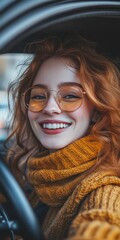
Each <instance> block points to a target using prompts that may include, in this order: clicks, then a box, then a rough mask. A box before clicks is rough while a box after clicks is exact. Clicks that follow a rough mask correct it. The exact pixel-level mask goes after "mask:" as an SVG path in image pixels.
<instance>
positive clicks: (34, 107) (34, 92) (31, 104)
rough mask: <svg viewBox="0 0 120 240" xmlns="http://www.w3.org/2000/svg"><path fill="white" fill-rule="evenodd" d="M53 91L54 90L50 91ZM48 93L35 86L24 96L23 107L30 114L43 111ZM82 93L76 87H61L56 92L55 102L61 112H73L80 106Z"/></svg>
mask: <svg viewBox="0 0 120 240" xmlns="http://www.w3.org/2000/svg"><path fill="white" fill-rule="evenodd" d="M51 91H54V90H51ZM49 95H50V92H48V91H47V90H45V89H43V88H41V87H39V86H35V87H32V88H30V89H28V90H27V91H26V93H25V96H24V101H25V106H26V107H27V108H28V109H29V111H32V112H39V111H41V110H43V109H44V107H45V106H46V104H47V102H48V100H49ZM82 98H83V92H82V90H81V88H80V87H78V86H63V87H61V88H60V90H59V91H58V92H57V94H56V97H55V100H56V102H57V104H58V105H59V107H60V109H61V110H65V111H74V110H76V109H78V108H79V107H80V106H81V104H82Z"/></svg>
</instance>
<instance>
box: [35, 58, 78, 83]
mask: <svg viewBox="0 0 120 240" xmlns="http://www.w3.org/2000/svg"><path fill="white" fill-rule="evenodd" d="M63 82H77V83H80V77H79V76H78V71H77V70H76V69H75V68H74V67H73V64H71V60H69V59H65V58H49V59H47V60H46V61H45V62H44V63H43V64H42V65H41V66H40V68H39V70H38V72H37V75H36V77H35V80H34V83H33V85H35V84H44V85H46V86H48V87H49V85H52V86H56V85H58V84H60V83H63Z"/></svg>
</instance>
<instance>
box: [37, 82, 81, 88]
mask: <svg viewBox="0 0 120 240" xmlns="http://www.w3.org/2000/svg"><path fill="white" fill-rule="evenodd" d="M33 86H38V87H41V88H44V89H48V87H47V86H46V85H44V84H35V85H33ZM63 86H78V87H80V88H83V86H82V85H81V84H80V83H77V82H63V83H60V84H58V88H61V87H63Z"/></svg>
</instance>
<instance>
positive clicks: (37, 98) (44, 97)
mask: <svg viewBox="0 0 120 240" xmlns="http://www.w3.org/2000/svg"><path fill="white" fill-rule="evenodd" d="M30 99H31V100H44V99H46V96H45V95H44V94H34V95H32V96H31V97H30Z"/></svg>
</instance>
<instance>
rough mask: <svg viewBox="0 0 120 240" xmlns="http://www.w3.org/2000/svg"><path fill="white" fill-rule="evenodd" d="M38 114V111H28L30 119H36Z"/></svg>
mask: <svg viewBox="0 0 120 240" xmlns="http://www.w3.org/2000/svg"><path fill="white" fill-rule="evenodd" d="M37 116H38V113H33V112H30V111H28V118H29V121H32V120H35V119H36V118H37Z"/></svg>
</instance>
